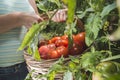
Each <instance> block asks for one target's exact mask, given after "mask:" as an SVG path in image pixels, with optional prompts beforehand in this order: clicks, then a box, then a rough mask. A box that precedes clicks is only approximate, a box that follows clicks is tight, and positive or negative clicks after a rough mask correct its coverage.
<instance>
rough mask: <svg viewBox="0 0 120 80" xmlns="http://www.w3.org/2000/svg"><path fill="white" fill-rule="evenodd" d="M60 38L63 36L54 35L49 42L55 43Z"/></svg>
mask: <svg viewBox="0 0 120 80" xmlns="http://www.w3.org/2000/svg"><path fill="white" fill-rule="evenodd" d="M59 39H61V37H53V38H52V39H50V40H49V44H50V43H55V42H56V41H57V40H59Z"/></svg>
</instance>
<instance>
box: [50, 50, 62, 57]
mask: <svg viewBox="0 0 120 80" xmlns="http://www.w3.org/2000/svg"><path fill="white" fill-rule="evenodd" d="M48 55H49V58H50V59H56V58H60V56H61V55H59V54H58V52H57V51H56V50H55V49H54V50H50V51H49V52H48Z"/></svg>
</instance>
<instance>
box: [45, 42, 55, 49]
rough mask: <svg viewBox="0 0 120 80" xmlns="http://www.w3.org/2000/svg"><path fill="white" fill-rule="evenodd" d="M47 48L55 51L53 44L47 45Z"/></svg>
mask: <svg viewBox="0 0 120 80" xmlns="http://www.w3.org/2000/svg"><path fill="white" fill-rule="evenodd" d="M47 47H48V48H49V49H55V48H56V46H55V44H54V43H51V44H48V45H47Z"/></svg>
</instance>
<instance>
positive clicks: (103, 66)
mask: <svg viewBox="0 0 120 80" xmlns="http://www.w3.org/2000/svg"><path fill="white" fill-rule="evenodd" d="M96 69H97V70H96V71H95V72H93V77H92V80H118V78H119V76H120V64H119V63H117V62H112V61H109V62H102V63H100V64H98V65H97V66H96ZM119 80H120V79H119Z"/></svg>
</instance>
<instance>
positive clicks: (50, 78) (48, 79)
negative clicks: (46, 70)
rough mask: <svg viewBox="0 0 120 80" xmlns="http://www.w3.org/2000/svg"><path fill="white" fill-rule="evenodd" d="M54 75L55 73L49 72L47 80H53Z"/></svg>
mask: <svg viewBox="0 0 120 80" xmlns="http://www.w3.org/2000/svg"><path fill="white" fill-rule="evenodd" d="M55 74H56V72H55V71H52V72H50V74H49V75H48V78H47V80H54V78H55Z"/></svg>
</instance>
